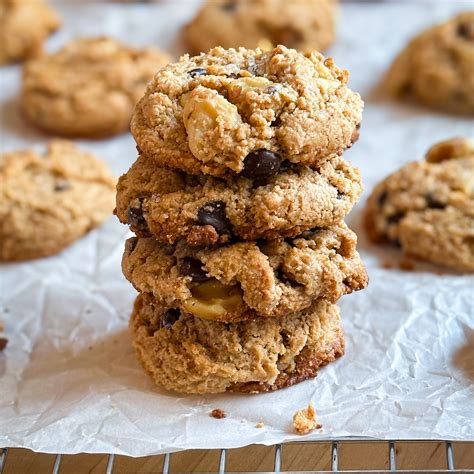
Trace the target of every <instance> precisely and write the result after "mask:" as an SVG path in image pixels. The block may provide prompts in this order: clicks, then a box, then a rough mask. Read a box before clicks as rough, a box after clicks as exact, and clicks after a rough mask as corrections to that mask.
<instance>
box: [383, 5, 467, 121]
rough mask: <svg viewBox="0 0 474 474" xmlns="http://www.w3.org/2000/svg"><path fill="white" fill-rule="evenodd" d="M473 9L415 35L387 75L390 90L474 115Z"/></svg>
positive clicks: (429, 104) (453, 111) (427, 102)
mask: <svg viewBox="0 0 474 474" xmlns="http://www.w3.org/2000/svg"><path fill="white" fill-rule="evenodd" d="M473 71H474V11H472V12H465V13H461V14H460V15H458V16H456V17H455V18H452V19H451V20H449V21H447V22H445V23H442V24H440V25H436V26H434V27H432V28H430V29H428V30H426V31H424V32H422V33H421V34H420V35H418V36H417V37H415V38H414V39H412V40H411V41H410V42H409V43H408V45H407V46H406V47H405V49H404V50H403V51H402V52H401V53H400V54H399V56H398V57H397V58H396V60H395V61H394V63H393V64H392V66H391V68H390V70H389V71H388V74H387V76H386V79H385V87H386V88H387V90H388V91H389V92H390V93H392V94H394V95H400V96H411V97H413V98H415V99H416V100H417V101H418V102H420V103H423V104H425V105H427V106H429V107H434V108H437V109H441V110H445V111H448V112H452V113H458V114H469V115H474V73H473Z"/></svg>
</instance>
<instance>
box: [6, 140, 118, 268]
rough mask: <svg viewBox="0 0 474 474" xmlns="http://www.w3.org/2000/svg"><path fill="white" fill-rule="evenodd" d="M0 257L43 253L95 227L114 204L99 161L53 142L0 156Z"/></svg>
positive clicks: (66, 144) (111, 183)
mask: <svg viewBox="0 0 474 474" xmlns="http://www.w3.org/2000/svg"><path fill="white" fill-rule="evenodd" d="M0 182H1V183H2V185H1V186H0V198H1V199H0V260H1V261H15V260H29V259H34V258H39V257H46V256H48V255H53V254H55V253H58V252H60V251H61V250H63V249H64V248H65V247H67V246H68V245H70V244H71V243H72V242H74V241H75V240H77V239H78V238H79V237H81V236H82V235H84V234H85V233H86V232H88V231H89V230H91V229H93V228H94V227H96V226H98V225H99V224H100V223H101V222H102V221H104V220H105V219H106V218H107V217H108V216H109V215H111V213H112V210H113V207H114V190H115V179H114V178H113V177H112V176H111V174H110V172H109V170H108V168H107V166H106V165H105V163H103V162H101V161H99V160H97V159H96V158H95V157H94V156H92V155H91V154H89V153H87V152H84V151H81V150H79V149H77V148H76V147H75V145H74V144H73V143H70V142H66V141H60V140H55V141H52V142H51V143H50V144H49V147H48V150H47V152H46V153H45V154H44V155H43V156H41V155H39V154H37V153H36V152H35V151H33V150H21V151H14V152H9V153H4V154H2V155H0Z"/></svg>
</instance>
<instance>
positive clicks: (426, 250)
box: [365, 138, 474, 272]
mask: <svg viewBox="0 0 474 474" xmlns="http://www.w3.org/2000/svg"><path fill="white" fill-rule="evenodd" d="M365 222H366V227H367V231H368V233H369V236H370V237H371V239H372V240H374V241H375V242H383V241H388V242H391V243H392V244H394V245H396V246H398V247H401V248H402V250H403V251H404V252H405V253H406V254H408V255H409V256H413V257H417V258H420V259H422V260H428V261H430V262H433V263H437V264H440V265H445V266H447V267H451V268H453V269H456V270H460V271H471V272H472V271H474V143H473V141H472V140H466V139H462V138H457V139H452V140H448V141H446V142H442V143H439V144H437V145H435V146H433V147H432V148H431V149H430V150H429V151H428V153H427V155H426V160H425V161H418V162H412V163H408V164H407V165H405V166H403V167H402V168H401V169H400V170H398V171H396V172H395V173H393V174H391V175H390V176H388V177H387V178H385V179H384V180H383V181H382V182H381V183H379V184H378V185H377V186H376V187H375V189H374V191H373V192H372V195H371V196H370V197H369V199H368V201H367V206H366V216H365Z"/></svg>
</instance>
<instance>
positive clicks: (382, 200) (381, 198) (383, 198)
mask: <svg viewBox="0 0 474 474" xmlns="http://www.w3.org/2000/svg"><path fill="white" fill-rule="evenodd" d="M387 198H388V192H387V191H382V192H381V193H380V194H379V197H378V198H377V203H378V205H379V206H383V205H384V204H385V201H386V200H387Z"/></svg>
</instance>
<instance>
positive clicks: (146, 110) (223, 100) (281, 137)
mask: <svg viewBox="0 0 474 474" xmlns="http://www.w3.org/2000/svg"><path fill="white" fill-rule="evenodd" d="M347 81H348V72H347V71H344V70H341V69H339V68H338V67H337V66H336V65H335V64H334V62H333V61H332V59H330V58H328V59H325V58H324V57H323V56H322V55H321V54H319V53H317V52H312V53H307V54H301V53H299V52H297V51H295V50H292V49H287V48H285V47H284V46H278V47H276V48H275V49H273V50H271V51H266V52H264V51H262V50H259V49H257V50H247V49H244V48H240V49H239V50H233V49H230V50H225V49H222V48H220V47H218V48H215V49H213V50H211V51H210V52H209V53H207V54H201V55H200V56H196V57H189V56H183V57H182V58H181V59H180V61H179V62H178V63H175V64H170V65H168V66H166V67H164V68H163V69H161V70H160V71H159V72H158V73H157V74H156V75H155V78H154V80H153V81H152V82H151V83H150V84H149V85H148V88H147V91H146V93H145V96H144V97H143V98H142V99H141V100H140V102H139V103H138V104H137V106H136V108H135V112H134V114H133V117H132V122H131V130H132V134H133V136H134V138H135V140H136V142H137V144H138V147H139V150H141V152H142V153H143V154H144V155H146V156H147V157H149V158H150V159H154V160H155V161H156V162H157V163H159V164H160V165H162V166H168V167H173V168H178V169H181V170H183V171H187V172H189V173H193V174H200V173H203V174H210V175H214V176H223V175H228V174H232V173H242V174H244V176H247V177H253V176H255V175H259V173H260V172H261V169H260V164H261V163H262V162H265V168H266V169H267V173H270V174H271V173H273V174H276V173H277V172H278V170H279V167H280V166H281V164H282V163H284V162H286V161H288V162H291V163H300V164H302V165H307V166H311V167H313V166H318V165H320V164H321V163H322V162H323V161H325V160H327V159H328V158H330V157H331V156H333V155H334V154H342V153H343V152H344V150H345V149H346V148H348V147H350V146H351V145H352V143H353V142H354V141H355V140H356V139H357V137H358V127H359V125H360V122H361V119H362V107H363V103H362V100H361V98H360V96H359V94H357V93H355V92H352V91H351V90H350V89H349V88H348V87H347Z"/></svg>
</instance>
